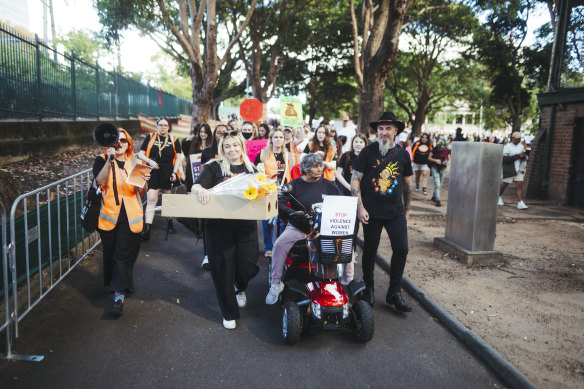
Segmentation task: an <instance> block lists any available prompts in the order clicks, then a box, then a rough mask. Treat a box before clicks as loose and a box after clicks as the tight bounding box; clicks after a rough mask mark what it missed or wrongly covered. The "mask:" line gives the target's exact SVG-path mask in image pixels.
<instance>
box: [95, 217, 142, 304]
mask: <svg viewBox="0 0 584 389" xmlns="http://www.w3.org/2000/svg"><path fill="white" fill-rule="evenodd" d="M99 235H100V237H101V244H102V247H103V284H104V285H105V286H109V285H112V282H113V287H114V290H115V291H116V292H122V293H126V292H134V290H135V287H134V264H135V263H136V259H138V253H139V252H140V234H139V233H138V234H136V233H134V232H132V230H130V226H129V225H128V221H127V220H125V222H122V221H120V222H119V223H118V224H117V225H116V226H115V228H114V229H113V230H111V231H103V230H99Z"/></svg>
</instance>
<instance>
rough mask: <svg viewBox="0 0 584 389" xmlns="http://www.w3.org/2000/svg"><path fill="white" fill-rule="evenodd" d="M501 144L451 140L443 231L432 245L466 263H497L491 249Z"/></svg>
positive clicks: (497, 255) (498, 257) (496, 254)
mask: <svg viewBox="0 0 584 389" xmlns="http://www.w3.org/2000/svg"><path fill="white" fill-rule="evenodd" d="M502 161H503V145H498V144H491V143H483V142H453V143H452V158H451V163H450V179H449V184H448V208H447V210H446V234H445V237H444V238H434V245H436V246H438V247H441V248H443V249H445V250H446V251H450V252H452V253H454V254H455V255H456V256H457V257H458V259H459V260H461V261H462V262H464V263H466V264H468V265H475V264H485V263H500V262H502V261H503V255H502V254H501V253H500V252H498V251H494V248H495V229H496V226H497V199H498V196H499V185H500V182H501V169H502V168H501V163H502Z"/></svg>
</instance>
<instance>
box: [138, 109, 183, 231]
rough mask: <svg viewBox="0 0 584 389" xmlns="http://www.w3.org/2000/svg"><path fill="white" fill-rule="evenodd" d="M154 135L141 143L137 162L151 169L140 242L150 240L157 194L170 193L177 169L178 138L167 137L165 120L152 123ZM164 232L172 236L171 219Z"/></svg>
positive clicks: (176, 179) (170, 129) (168, 123)
mask: <svg viewBox="0 0 584 389" xmlns="http://www.w3.org/2000/svg"><path fill="white" fill-rule="evenodd" d="M156 125H157V126H158V132H157V133H156V134H149V135H147V136H146V139H144V143H142V146H141V147H140V153H139V154H138V159H141V160H142V161H144V162H146V163H147V164H148V166H150V167H152V168H153V170H152V172H151V178H150V182H149V183H148V185H149V186H150V189H149V190H148V203H147V204H146V217H145V222H146V224H145V226H144V232H143V233H142V237H143V238H144V240H150V226H151V225H152V221H153V220H154V209H155V208H156V203H157V202H158V194H159V192H160V190H162V193H170V189H171V187H172V183H173V182H175V181H178V178H179V177H178V171H179V168H180V165H181V153H182V149H181V147H180V142H179V140H178V138H175V137H174V136H172V135H170V132H171V131H172V128H171V124H170V121H169V120H168V119H166V118H160V119H158V121H157V122H156ZM168 232H170V233H171V234H174V233H175V232H176V231H175V230H174V226H173V224H172V219H170V220H169V222H168Z"/></svg>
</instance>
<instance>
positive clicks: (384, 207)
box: [353, 143, 413, 219]
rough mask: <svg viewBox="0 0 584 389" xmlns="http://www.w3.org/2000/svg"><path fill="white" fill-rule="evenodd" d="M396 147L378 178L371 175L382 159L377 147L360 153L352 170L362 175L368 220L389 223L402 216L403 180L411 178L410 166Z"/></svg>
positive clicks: (408, 159) (408, 161)
mask: <svg viewBox="0 0 584 389" xmlns="http://www.w3.org/2000/svg"><path fill="white" fill-rule="evenodd" d="M395 147H398V150H397V151H396V152H394V153H393V156H392V158H391V159H390V160H389V161H387V162H386V163H385V164H384V165H385V166H384V168H383V170H381V171H380V172H379V173H377V174H374V173H375V171H376V170H378V169H377V168H378V166H379V165H380V164H381V163H382V162H383V159H384V157H383V156H382V155H381V153H380V152H379V144H378V143H373V144H370V145H369V146H367V147H365V148H364V149H363V150H361V152H360V153H359V156H358V157H357V158H356V159H355V161H354V162H353V170H356V171H358V172H360V173H363V178H362V179H361V198H362V200H363V205H364V206H365V209H366V210H367V212H368V213H369V217H372V218H379V219H392V218H394V217H396V216H401V215H404V203H403V199H402V195H403V180H404V177H409V176H411V175H412V174H413V172H412V164H411V160H410V155H409V154H408V152H407V151H406V150H404V149H403V148H401V147H400V146H395ZM391 152H392V150H389V151H388V153H391Z"/></svg>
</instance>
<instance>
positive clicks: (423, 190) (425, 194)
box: [422, 188, 428, 196]
mask: <svg viewBox="0 0 584 389" xmlns="http://www.w3.org/2000/svg"><path fill="white" fill-rule="evenodd" d="M422 194H423V195H424V196H427V195H428V192H427V191H426V188H422Z"/></svg>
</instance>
